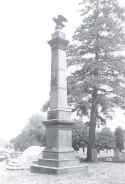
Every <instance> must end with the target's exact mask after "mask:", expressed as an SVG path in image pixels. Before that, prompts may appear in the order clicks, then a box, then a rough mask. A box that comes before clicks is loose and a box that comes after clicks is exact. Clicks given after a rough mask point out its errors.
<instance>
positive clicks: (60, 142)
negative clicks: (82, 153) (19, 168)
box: [31, 119, 83, 174]
mask: <svg viewBox="0 0 125 184" xmlns="http://www.w3.org/2000/svg"><path fill="white" fill-rule="evenodd" d="M45 124H46V127H47V129H46V136H47V143H46V144H47V145H46V148H45V150H44V151H43V157H42V158H40V159H39V160H38V161H37V162H36V163H34V164H33V165H32V166H31V172H36V173H49V174H64V173H70V172H71V173H72V172H73V171H74V172H76V170H77V171H78V170H82V169H83V167H81V166H80V165H79V161H78V160H77V159H76V156H75V152H74V150H73V148H72V126H73V124H74V122H70V121H65V120H57V119H54V120H48V121H45Z"/></svg>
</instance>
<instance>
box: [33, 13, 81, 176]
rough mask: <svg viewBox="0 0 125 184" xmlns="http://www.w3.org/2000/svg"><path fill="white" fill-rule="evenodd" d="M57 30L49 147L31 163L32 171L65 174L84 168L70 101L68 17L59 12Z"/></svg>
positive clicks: (47, 140) (52, 76) (52, 49)
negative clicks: (74, 142) (76, 145)
mask: <svg viewBox="0 0 125 184" xmlns="http://www.w3.org/2000/svg"><path fill="white" fill-rule="evenodd" d="M53 20H54V21H55V23H56V28H55V32H54V33H53V34H52V39H51V40H50V41H49V42H48V43H49V45H50V47H51V55H52V56H51V89H50V108H49V111H48V119H47V121H45V122H44V124H45V126H46V147H45V150H44V151H43V157H42V158H40V159H39V160H38V161H37V162H36V163H34V164H33V165H32V166H31V172H36V173H49V174H61V173H69V172H73V171H75V172H76V170H79V169H82V168H81V166H80V164H79V162H78V160H77V159H76V157H75V153H74V150H73V148H72V127H73V124H74V121H72V120H71V119H70V114H71V111H70V109H69V108H68V105H67V79H66V78H67V76H66V70H67V69H66V68H67V66H66V52H65V50H66V48H67V45H68V41H67V40H66V39H65V34H64V33H63V32H62V28H63V27H64V24H63V22H66V21H67V20H66V19H65V18H64V17H63V16H62V15H58V17H57V18H54V19H53Z"/></svg>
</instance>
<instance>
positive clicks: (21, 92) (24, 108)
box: [0, 0, 125, 140]
mask: <svg viewBox="0 0 125 184" xmlns="http://www.w3.org/2000/svg"><path fill="white" fill-rule="evenodd" d="M78 2H79V1H78V0H62V1H59V0H53V1H50V0H46V1H44V2H43V1H41V0H11V1H10V0H0V137H2V138H4V139H5V140H9V139H11V138H13V137H15V136H16V135H18V134H19V133H20V132H21V130H22V128H23V127H24V126H25V125H26V124H27V122H28V120H29V118H30V117H31V116H32V114H35V113H39V112H40V109H41V107H42V105H43V104H44V103H45V102H46V101H47V100H48V98H49V90H50V63H51V53H50V47H49V45H48V43H47V42H48V41H49V40H50V39H51V34H52V33H53V31H54V26H55V25H54V23H53V21H52V18H53V17H54V16H56V15H58V14H62V15H64V16H65V17H66V18H67V19H68V23H67V26H66V28H65V33H66V36H67V38H68V39H69V40H71V38H72V34H73V32H74V31H75V28H76V27H77V26H78V25H79V23H80V17H79V12H78V10H79V6H78ZM120 2H121V3H122V4H125V2H124V1H122V0H120ZM114 116H116V118H115V121H117V122H119V123H122V122H123V118H124V116H122V115H121V114H120V111H118V112H116V113H115V115H114ZM111 126H112V125H111Z"/></svg>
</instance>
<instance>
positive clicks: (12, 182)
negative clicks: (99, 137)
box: [0, 162, 125, 184]
mask: <svg viewBox="0 0 125 184" xmlns="http://www.w3.org/2000/svg"><path fill="white" fill-rule="evenodd" d="M82 165H83V167H85V169H84V170H85V171H84V172H80V173H77V174H72V175H71V174H70V175H62V176H54V175H47V174H34V173H30V171H8V170H6V167H5V163H4V162H0V184H125V163H106V162H98V163H88V164H86V163H85V164H82Z"/></svg>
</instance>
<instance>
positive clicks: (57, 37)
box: [48, 31, 69, 50]
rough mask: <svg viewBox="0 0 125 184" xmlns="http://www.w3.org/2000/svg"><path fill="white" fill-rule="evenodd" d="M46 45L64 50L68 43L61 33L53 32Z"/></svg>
mask: <svg viewBox="0 0 125 184" xmlns="http://www.w3.org/2000/svg"><path fill="white" fill-rule="evenodd" d="M48 43H49V45H50V46H51V47H52V48H58V49H62V50H65V49H66V48H67V46H68V43H69V41H68V40H66V39H65V34H64V33H63V32H62V31H55V32H54V33H53V34H52V39H51V40H50V41H49V42H48Z"/></svg>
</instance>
